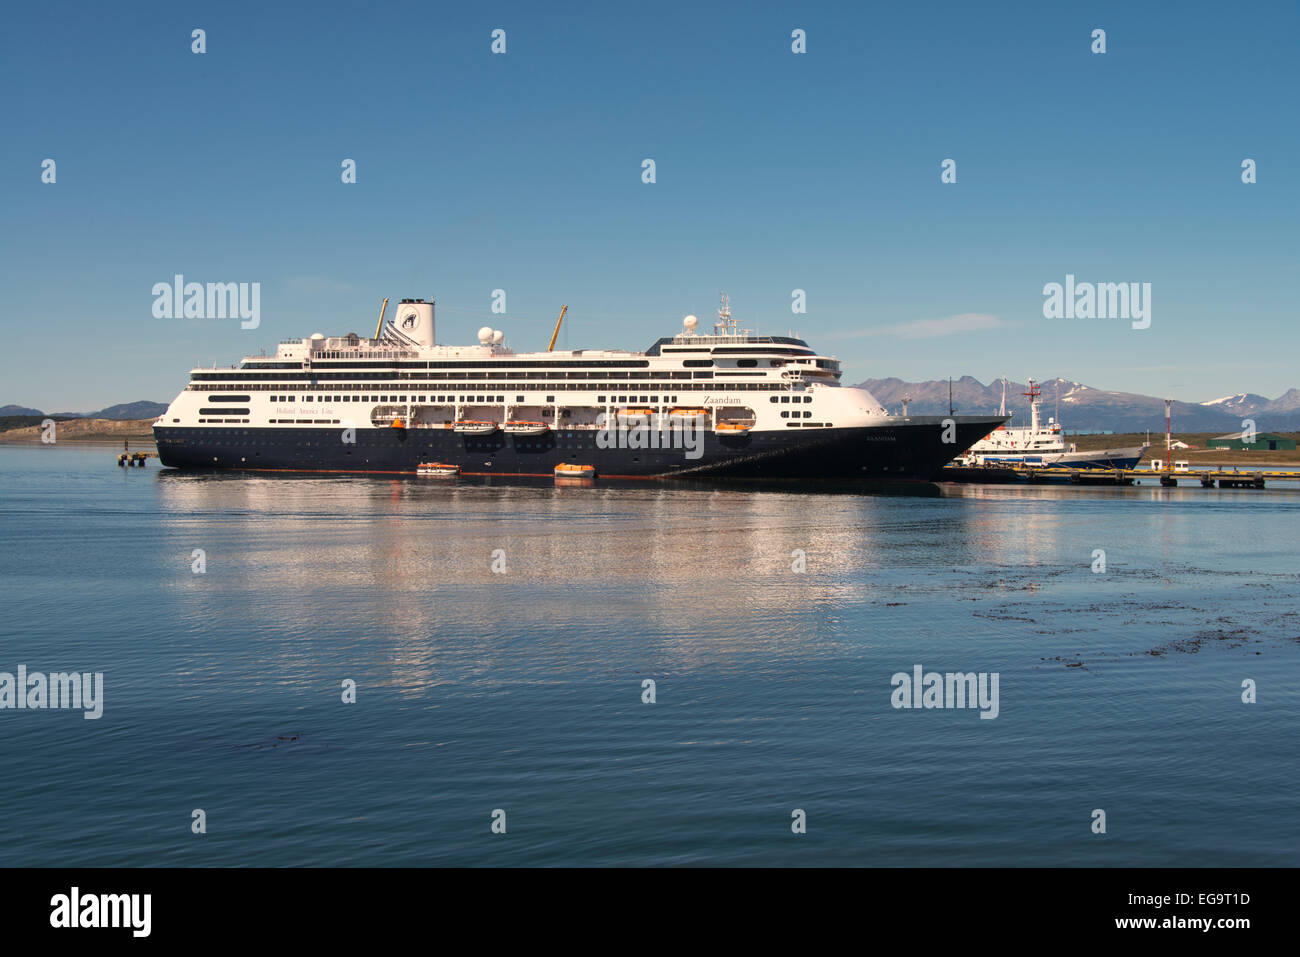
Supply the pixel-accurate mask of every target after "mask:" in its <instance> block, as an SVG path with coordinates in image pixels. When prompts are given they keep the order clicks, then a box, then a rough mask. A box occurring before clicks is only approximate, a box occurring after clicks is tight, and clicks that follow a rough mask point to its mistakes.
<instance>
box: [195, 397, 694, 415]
mask: <svg viewBox="0 0 1300 957" xmlns="http://www.w3.org/2000/svg"><path fill="white" fill-rule="evenodd" d="M267 398H269V399H270V400H271V401H272V402H293V401H295V400H296V396H292V395H272V396H267ZM659 398H660V397H659V396H657V395H642V396H635V395H610V396H604V395H598V396H596V401H597V402H604V401H606V399H608V400H609V401H610V402H658V401H659ZM677 398H678V397H677V396H675V395H666V396H663V400H664V401H665V402H669V403H672V402H676V401H677ZM406 399H407V397H406V396H404V395H318V396H310V395H305V396H303V397H302V401H303V402H311V401H313V400H314V401H317V402H398V403H401V402H405V401H406ZM410 399H411V401H412V402H440V403H447V402H505V401H506V397H505V396H503V395H460V396H457V395H412V396H410ZM208 401H209V402H231V401H241V402H248V401H250V398H249V396H246V395H243V396H215V395H210V396H208ZM523 401H524V397H523V396H522V395H517V396H515V402H516V403H520V402H523ZM546 401H547V402H554V401H555V396H553V395H548V396H547V397H546ZM202 411H204V412H206V411H207V410H206V409H204V410H202Z"/></svg>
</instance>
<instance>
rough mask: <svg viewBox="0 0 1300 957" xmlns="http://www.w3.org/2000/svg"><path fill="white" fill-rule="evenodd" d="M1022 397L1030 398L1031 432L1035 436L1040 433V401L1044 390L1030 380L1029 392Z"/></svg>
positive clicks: (1023, 393)
mask: <svg viewBox="0 0 1300 957" xmlns="http://www.w3.org/2000/svg"><path fill="white" fill-rule="evenodd" d="M1020 394H1021V395H1024V396H1028V397H1029V430H1030V434H1031V435H1034V434H1037V432H1038V399H1039V397H1040V396H1041V395H1042V394H1043V390H1042V389H1040V388H1038V386H1036V385H1034V380H1033V379H1030V380H1029V391H1028V392H1022V393H1020Z"/></svg>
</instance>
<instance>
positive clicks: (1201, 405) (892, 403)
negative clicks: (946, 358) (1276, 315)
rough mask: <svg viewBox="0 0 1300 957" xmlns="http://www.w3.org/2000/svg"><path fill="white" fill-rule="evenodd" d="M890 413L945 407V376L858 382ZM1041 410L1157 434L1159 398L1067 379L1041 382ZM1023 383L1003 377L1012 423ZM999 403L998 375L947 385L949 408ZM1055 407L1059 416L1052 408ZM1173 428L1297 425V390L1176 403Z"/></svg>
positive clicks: (1091, 425)
mask: <svg viewBox="0 0 1300 957" xmlns="http://www.w3.org/2000/svg"><path fill="white" fill-rule="evenodd" d="M860 384H861V386H862V387H863V388H864V389H868V390H870V392H871V393H872V394H873V395H875V397H876V398H878V399H879V400H880V401H881V402H883V403H884V404H885V405H886V406H887V407H888V408H889V409H890V410H891V411H894V412H898V411H900V410H901V408H902V399H903V396H910V397H911V402H910V403H909V404H908V408H909V409H910V410H911V411H912V412H916V413H919V414H927V415H929V414H937V413H943V412H947V411H948V380H946V379H942V380H931V381H928V382H904V381H903V380H902V379H894V378H891V379H868V380H867V381H865V382H863V383H860ZM1038 384H1039V386H1040V387H1041V388H1042V390H1043V397H1042V403H1043V404H1042V407H1041V414H1042V415H1043V416H1044V417H1047V416H1052V417H1057V418H1059V420H1060V422H1061V425H1062V427H1063V428H1065V429H1066V430H1072V429H1081V430H1084V431H1097V430H1108V431H1112V432H1144V431H1146V430H1148V429H1150V430H1151V431H1152V432H1163V431H1164V429H1165V400H1164V398H1163V397H1161V396H1153V395H1142V394H1140V393H1135V392H1113V391H1107V390H1105V389H1096V388H1093V387H1092V386H1088V385H1084V384H1083V383H1082V382H1075V381H1072V380H1069V379H1059V378H1058V379H1045V380H1043V381H1042V382H1039V383H1038ZM1027 390H1028V386H1027V385H1025V384H1024V383H1020V382H1012V381H1010V380H1008V381H1007V411H1008V412H1010V413H1013V414H1014V416H1015V418H1014V419H1013V420H1012V421H1013V423H1019V422H1027V421H1028V420H1029V402H1028V399H1027V398H1025V396H1024V395H1023V394H1022V393H1024V392H1026V391H1027ZM1001 400H1002V380H1001V379H995V380H993V381H992V382H990V383H989V384H988V385H984V384H983V383H981V382H980V381H979V380H978V379H976V378H974V377H973V376H962V377H961V378H960V379H954V380H953V382H952V405H953V408H954V409H955V410H956V411H958V412H996V411H997V410H998V406H999V404H1000V403H1001ZM1058 409H1059V413H1058ZM1172 417H1173V427H1174V430H1175V431H1176V432H1223V433H1226V432H1232V431H1235V430H1237V429H1240V428H1241V427H1242V425H1241V420H1242V419H1243V418H1253V419H1254V420H1255V427H1256V428H1257V429H1262V430H1265V431H1273V432H1292V431H1297V430H1300V389H1291V390H1289V391H1287V392H1286V393H1285V394H1283V395H1282V396H1279V397H1278V398H1277V399H1268V398H1266V397H1265V396H1261V395H1256V394H1254V393H1251V392H1243V393H1239V394H1237V395H1231V396H1224V397H1223V398H1221V399H1211V400H1209V401H1207V402H1184V401H1175V402H1174V404H1173V408H1172Z"/></svg>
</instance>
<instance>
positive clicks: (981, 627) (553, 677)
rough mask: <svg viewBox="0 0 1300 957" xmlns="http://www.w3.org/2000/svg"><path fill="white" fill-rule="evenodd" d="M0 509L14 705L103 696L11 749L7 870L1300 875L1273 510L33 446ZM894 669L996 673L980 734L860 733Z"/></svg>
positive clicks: (948, 728) (1261, 504)
mask: <svg viewBox="0 0 1300 957" xmlns="http://www.w3.org/2000/svg"><path fill="white" fill-rule="evenodd" d="M0 488H2V489H3V491H4V494H3V495H0V574H2V575H3V576H4V578H5V580H6V582H10V583H12V585H13V587H12V588H9V589H6V590H5V591H4V592H0V604H2V605H3V607H0V611H2V612H3V613H4V620H5V621H6V623H7V624H8V634H7V636H6V641H5V649H6V653H7V663H8V666H9V667H8V670H13V668H14V667H16V666H17V665H19V664H27V665H28V666H29V667H30V668H33V669H46V670H48V669H53V668H55V667H60V668H72V669H77V670H82V671H102V672H103V673H104V711H103V716H102V717H101V718H100V719H99V720H96V721H83V720H81V719H80V718H79V717H77V718H76V719H75V720H72V721H66V720H62V719H64V718H67V717H69V716H67V715H57V714H28V713H26V712H24V714H23V715H15V714H12V713H11V714H9V715H8V717H7V718H6V719H5V720H6V722H7V723H6V725H5V727H6V734H5V735H4V736H3V737H0V764H3V766H5V767H21V768H22V769H23V773H22V774H21V775H17V774H15V775H9V776H7V777H4V779H3V782H2V783H0V802H2V806H3V807H4V808H5V809H6V814H5V815H0V846H8V847H32V846H39V847H40V848H41V849H42V861H43V863H47V864H50V865H81V866H100V867H116V866H122V865H124V864H128V863H129V864H147V865H159V866H166V865H207V866H223V865H241V864H247V863H249V862H256V863H258V864H262V865H267V866H274V865H305V864H309V865H316V866H321V865H348V864H370V865H373V864H392V865H408V866H418V865H429V864H458V865H477V864H512V865H555V864H569V865H590V864H674V863H712V864H800V863H816V864H828V865H853V864H879V865H887V864H898V865H985V866H989V865H994V866H996V865H1002V866H1017V865H1028V864H1039V865H1044V864H1055V865H1079V866H1116V865H1126V866H1127V865H1146V866H1175V865H1180V864H1193V865H1198V866H1206V865H1223V864H1232V865H1251V864H1265V865H1270V864H1271V865H1277V864H1289V865H1294V864H1296V863H1300V861H1298V860H1297V858H1296V851H1295V848H1297V847H1300V822H1298V821H1297V819H1296V816H1295V815H1293V814H1290V813H1288V811H1287V808H1288V807H1289V805H1288V803H1287V800H1286V796H1287V795H1290V794H1294V793H1295V792H1296V791H1297V789H1300V760H1297V759H1298V758H1300V751H1298V747H1300V746H1298V745H1297V743H1296V742H1297V738H1296V735H1295V733H1294V712H1295V708H1294V705H1295V701H1296V696H1295V692H1294V691H1292V690H1290V689H1295V688H1300V644H1298V643H1297V642H1296V641H1295V636H1296V635H1297V634H1300V602H1298V601H1297V599H1296V597H1295V595H1296V591H1297V588H1296V586H1297V575H1296V570H1295V563H1294V549H1293V547H1292V544H1291V541H1290V539H1289V538H1287V537H1286V536H1285V534H1283V533H1284V532H1285V530H1286V529H1288V528H1290V527H1293V526H1294V523H1295V520H1296V518H1297V510H1300V496H1297V495H1295V493H1294V492H1289V491H1280V490H1279V491H1275V490H1273V489H1266V490H1262V491H1260V490H1251V491H1236V492H1233V491H1219V490H1205V489H1200V488H1197V489H1160V488H1158V487H1151V488H1129V489H1113V488H1101V489H1098V488H1086V487H1083V488H1075V487H1061V488H1054V487H1044V486H1036V487H1019V486H1005V487H1003V486H967V487H962V486H953V485H944V486H940V487H934V486H928V487H925V486H923V487H921V488H920V489H919V490H918V491H919V493H920V494H911V495H862V494H838V493H837V492H835V491H834V490H830V489H827V488H825V487H821V486H818V487H816V488H809V489H806V490H802V491H800V490H797V489H793V488H791V487H790V486H788V485H780V484H769V485H756V486H736V485H730V484H721V483H720V484H716V485H681V484H631V485H625V486H618V485H611V484H609V483H606V482H603V481H601V480H599V479H598V480H597V481H596V482H595V484H594V485H591V486H589V487H585V488H584V487H557V486H556V485H555V484H554V483H551V482H545V481H542V482H538V483H534V484H495V480H494V481H493V482H492V483H489V482H486V481H483V480H463V479H461V480H457V479H452V480H450V481H445V480H439V479H425V478H419V477H416V476H414V475H411V476H409V477H402V478H375V477H348V476H329V477H320V476H298V475H265V474H258V475H243V474H238V473H209V474H204V473H199V472H195V473H172V472H158V471H153V470H144V469H132V470H122V469H117V468H114V467H113V466H112V464H111V462H109V460H108V458H107V457H106V456H104V455H101V454H100V453H99V452H97V451H78V450H77V449H74V448H64V447H62V446H59V447H56V448H52V449H17V448H13V449H5V448H0ZM494 566H495V568H496V570H494ZM200 572H201V573H200ZM918 668H920V669H922V670H923V671H924V672H938V673H944V672H949V673H950V672H969V673H979V674H981V675H988V676H990V681H991V680H992V676H997V678H998V689H999V690H998V707H997V717H996V718H995V719H984V718H981V717H980V715H979V714H977V713H976V712H975V711H973V710H960V709H950V710H942V709H941V710H927V709H925V708H919V709H918V708H909V709H901V708H896V707H894V706H893V702H892V692H893V691H894V687H893V683H892V677H893V676H894V675H896V674H899V673H902V674H904V675H913V674H915V671H916V669H918ZM3 670H6V668H5V666H3V665H0V671H3ZM1245 679H1250V680H1251V681H1253V682H1255V683H1256V685H1257V686H1258V688H1259V689H1260V691H1259V703H1258V704H1251V705H1248V704H1245V703H1243V702H1242V700H1241V693H1242V692H1241V689H1242V682H1243V680H1245ZM350 682H354V683H355V692H356V697H355V703H354V704H348V703H345V702H344V696H345V694H346V693H347V691H346V688H347V686H348V683H350ZM647 682H653V683H654V684H653V688H651V686H650V685H648V684H647ZM990 687H991V685H990ZM651 690H653V694H654V701H653V703H648V700H649V696H650V692H651ZM82 725H84V726H85V727H81V726H82ZM88 781H89V782H93V787H88V786H87V784H86V782H88ZM196 807H203V808H205V809H206V810H207V812H208V823H209V828H210V829H211V830H212V834H219V835H220V839H219V840H202V841H197V840H195V839H193V836H192V835H191V834H190V832H189V830H188V822H189V817H188V814H189V810H190V809H192V808H196ZM1096 807H1103V808H1105V810H1106V812H1107V815H1108V817H1109V819H1110V822H1111V831H1110V833H1109V834H1107V835H1106V836H1105V837H1104V838H1099V837H1097V836H1096V835H1093V834H1092V833H1091V832H1090V830H1089V826H1090V823H1091V818H1090V814H1091V812H1092V810H1093V809H1094V808H1096ZM494 808H503V809H505V810H506V811H507V812H508V816H509V831H508V834H507V835H504V836H501V837H496V836H493V835H491V833H490V832H489V830H488V823H489V816H490V813H491V811H492V809H494ZM793 808H803V809H804V810H805V811H806V812H807V815H808V830H807V833H806V834H803V835H798V836H795V835H792V834H791V832H790V820H791V811H792V809H793ZM1171 808H1174V809H1176V812H1171V811H1170V809H1171ZM178 809H180V812H179V814H180V817H179V822H180V823H179V825H176V820H177V814H178ZM214 821H216V822H218V823H219V830H218V829H217V828H216V827H214V825H213V822H214ZM160 822H172V823H171V824H167V825H165V826H162V825H160ZM212 834H210V835H209V837H211V836H212ZM0 863H19V862H18V861H14V860H0Z"/></svg>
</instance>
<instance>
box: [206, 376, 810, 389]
mask: <svg viewBox="0 0 1300 957" xmlns="http://www.w3.org/2000/svg"><path fill="white" fill-rule="evenodd" d="M521 384H522V385H525V386H527V387H528V388H530V389H547V390H550V391H555V392H591V391H595V390H598V389H605V390H613V389H626V388H627V387H628V383H626V382H618V383H614V382H595V383H590V384H583V383H577V382H525V383H518V382H457V383H456V384H455V385H453V386H452V388H453V389H463V390H466V391H471V392H488V391H492V392H495V391H496V390H497V389H503V388H506V387H507V386H511V385H513V386H514V387H515V388H516V389H517V388H519V386H520V385H521ZM659 384H662V385H667V383H656V385H659ZM394 387H395V386H394V385H393V384H391V383H385V384H383V385H372V386H370V388H375V389H391V388H394ZM415 387H416V383H415V382H404V383H402V384H401V385H398V386H396V388H406V389H413V388H415ZM426 387H427V386H425V385H421V386H420V388H426ZM672 387H673V388H674V389H692V390H695V391H699V390H712V389H727V390H733V389H747V390H749V391H751V392H752V391H762V392H777V391H788V390H789V388H790V387H789V385H788V384H786V383H783V382H776V381H763V382H732V381H727V382H723V383H718V382H716V381H715V382H674V383H672ZM188 388H189V389H190V391H192V392H205V391H207V392H215V391H218V390H222V389H224V390H227V391H234V392H284V391H288V390H291V389H292V390H296V391H299V392H303V391H307V390H311V391H314V392H321V391H325V390H330V391H334V392H342V391H349V392H350V391H351V390H353V389H357V388H362V386H360V385H358V384H356V383H352V382H342V383H338V384H334V383H331V382H320V381H306V380H301V381H300V382H298V383H296V384H289V383H268V382H247V381H244V380H241V379H237V378H217V379H206V378H199V377H198V376H194V377H192V378H191V380H190V384H189V386H188ZM443 388H446V386H443ZM651 388H654V386H651Z"/></svg>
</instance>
